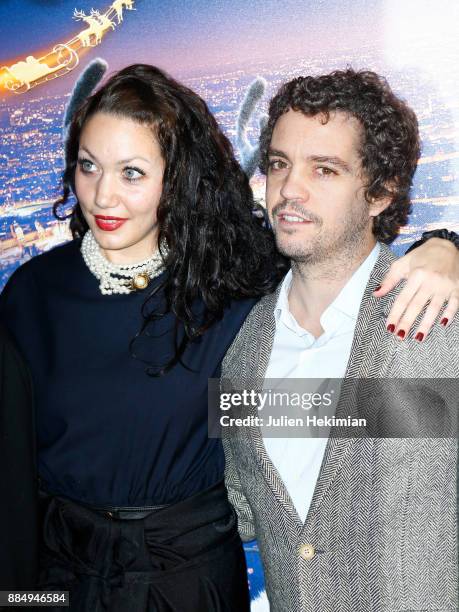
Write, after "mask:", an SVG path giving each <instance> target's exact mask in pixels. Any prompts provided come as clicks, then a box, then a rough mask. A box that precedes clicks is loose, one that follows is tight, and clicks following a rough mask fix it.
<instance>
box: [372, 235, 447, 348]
mask: <svg viewBox="0 0 459 612" xmlns="http://www.w3.org/2000/svg"><path fill="white" fill-rule="evenodd" d="M437 236H439V237H437ZM404 279H405V280H406V281H407V282H406V284H405V287H404V288H403V289H402V291H401V292H400V294H399V295H398V297H397V299H396V301H395V302H394V305H393V306H392V309H391V311H390V313H389V316H388V318H387V326H388V327H389V326H390V325H393V326H394V327H393V333H395V334H397V332H398V331H399V330H404V331H405V337H406V336H408V332H409V330H410V329H411V328H412V326H413V324H414V323H415V321H416V319H417V317H418V316H419V315H420V314H421V313H422V312H423V311H424V314H423V316H422V319H421V322H420V323H419V325H418V326H417V330H416V336H417V337H418V339H421V340H422V339H424V338H425V337H426V336H427V334H428V333H429V331H430V329H431V328H432V326H433V324H434V323H435V321H436V320H437V319H438V322H439V323H440V324H441V325H444V326H446V325H448V324H449V323H450V322H451V321H452V320H453V318H454V316H455V315H456V313H457V311H458V309H459V236H458V235H457V234H455V233H454V232H448V231H447V230H435V231H433V232H427V233H426V234H423V238H422V240H421V241H418V243H415V244H414V245H413V246H412V247H411V248H410V249H409V250H408V251H407V253H406V255H405V256H404V257H402V258H400V259H398V260H397V261H395V262H394V263H393V264H392V266H391V268H390V270H389V272H388V274H387V275H386V277H385V279H384V281H383V283H382V285H381V287H380V288H379V289H378V291H375V296H376V297H382V296H384V295H386V294H387V293H388V292H389V291H391V290H392V289H393V288H394V287H395V286H396V285H397V284H398V283H399V282H400V281H401V280H404ZM445 303H446V305H445ZM444 305H445V308H444V309H443V306H444ZM440 313H441V315H440ZM439 315H440V317H439ZM420 334H422V335H420Z"/></svg>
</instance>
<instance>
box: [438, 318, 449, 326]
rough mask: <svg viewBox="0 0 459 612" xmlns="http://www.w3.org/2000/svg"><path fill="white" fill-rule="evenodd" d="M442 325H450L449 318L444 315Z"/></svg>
mask: <svg viewBox="0 0 459 612" xmlns="http://www.w3.org/2000/svg"><path fill="white" fill-rule="evenodd" d="M440 325H443V327H446V326H447V325H448V319H447V318H446V317H443V319H442V320H441V321H440Z"/></svg>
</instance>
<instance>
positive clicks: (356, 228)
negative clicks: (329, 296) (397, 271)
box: [274, 205, 371, 278]
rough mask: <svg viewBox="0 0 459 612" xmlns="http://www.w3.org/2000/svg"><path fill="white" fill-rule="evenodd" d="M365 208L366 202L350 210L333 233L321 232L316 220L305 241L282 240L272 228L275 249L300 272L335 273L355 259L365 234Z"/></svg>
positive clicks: (331, 274)
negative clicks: (311, 231)
mask: <svg viewBox="0 0 459 612" xmlns="http://www.w3.org/2000/svg"><path fill="white" fill-rule="evenodd" d="M368 209H369V207H368V205H367V206H366V208H364V209H363V210H362V209H359V210H354V211H353V214H352V215H350V216H349V217H348V218H347V219H346V222H345V223H344V225H343V228H342V229H341V230H338V229H336V230H335V231H334V232H333V233H330V232H329V233H328V234H327V233H324V232H322V231H321V229H322V228H323V222H316V225H317V227H318V232H317V234H316V235H315V236H314V237H313V238H312V239H311V240H309V241H307V242H306V243H301V242H300V240H297V241H295V242H290V241H288V240H287V241H285V243H284V244H283V241H282V240H281V239H279V235H278V234H277V233H276V231H274V234H275V239H276V246H277V249H278V250H279V252H280V253H281V254H282V255H284V256H285V257H287V258H288V259H290V261H291V265H292V269H294V270H297V271H298V272H299V273H300V274H301V275H304V276H311V275H314V276H315V275H316V272H317V273H321V274H322V275H323V276H325V277H334V278H335V277H338V276H340V275H341V274H342V272H343V271H344V270H345V269H347V268H349V267H352V265H353V263H354V262H355V261H356V260H357V259H359V256H360V254H361V252H362V247H363V245H364V243H365V242H366V237H367V231H368ZM370 222H371V220H370ZM274 230H275V228H274Z"/></svg>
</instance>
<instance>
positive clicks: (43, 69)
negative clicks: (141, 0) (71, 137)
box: [0, 0, 135, 94]
mask: <svg viewBox="0 0 459 612" xmlns="http://www.w3.org/2000/svg"><path fill="white" fill-rule="evenodd" d="M125 9H126V10H130V11H132V10H135V8H134V0H115V1H114V2H113V3H112V4H111V5H110V7H109V8H108V10H107V11H105V13H100V11H97V10H94V9H91V12H90V14H89V15H86V13H85V12H84V11H79V10H77V9H75V10H74V13H73V18H74V19H75V20H77V21H82V22H84V23H85V24H86V25H87V27H86V28H84V29H83V30H81V31H80V32H78V34H76V35H75V36H74V37H73V38H72V39H71V40H69V41H67V42H65V43H60V44H57V45H55V46H54V47H53V49H52V50H51V51H50V52H49V53H47V54H46V55H43V56H42V57H39V58H36V57H35V56H33V55H29V56H28V57H27V58H26V59H25V60H21V61H19V62H16V63H15V64H12V65H11V66H3V67H2V68H0V85H1V86H3V87H4V88H6V89H8V90H9V91H12V92H14V93H17V94H20V93H24V92H26V91H28V90H29V89H32V88H33V87H36V86H37V85H40V84H41V83H44V82H46V81H49V80H51V79H55V78H57V77H61V76H63V75H64V74H66V73H67V72H70V71H71V70H73V69H74V68H75V67H76V66H77V65H78V63H79V55H78V51H79V50H81V49H84V48H88V47H95V46H97V45H99V44H100V43H101V42H102V38H103V37H104V36H105V34H106V33H107V32H109V31H110V30H114V29H115V28H116V27H117V25H119V24H120V23H121V22H122V21H123V11H124V10H125ZM115 19H116V21H115Z"/></svg>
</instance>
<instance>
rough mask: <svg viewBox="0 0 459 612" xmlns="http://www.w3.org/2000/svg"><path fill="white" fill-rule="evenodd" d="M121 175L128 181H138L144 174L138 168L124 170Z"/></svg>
mask: <svg viewBox="0 0 459 612" xmlns="http://www.w3.org/2000/svg"><path fill="white" fill-rule="evenodd" d="M123 174H124V176H125V178H127V180H128V181H137V180H138V179H140V178H142V176H145V172H143V171H142V170H140V168H131V167H129V168H124V170H123Z"/></svg>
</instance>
